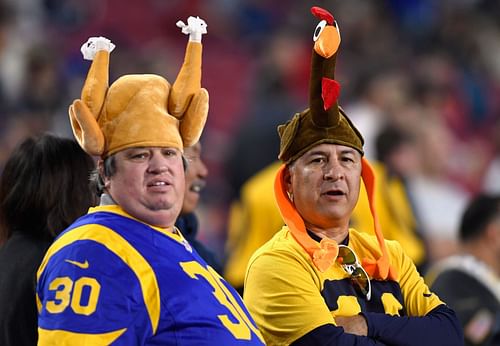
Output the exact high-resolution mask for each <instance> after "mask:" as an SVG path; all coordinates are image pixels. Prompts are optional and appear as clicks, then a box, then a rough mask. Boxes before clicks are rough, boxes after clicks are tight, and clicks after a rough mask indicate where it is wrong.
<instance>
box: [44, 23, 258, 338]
mask: <svg viewBox="0 0 500 346" xmlns="http://www.w3.org/2000/svg"><path fill="white" fill-rule="evenodd" d="M177 25H178V26H180V27H182V28H183V32H184V33H187V34H190V39H189V43H188V46H187V49H186V57H185V60H184V64H183V66H182V68H181V70H180V72H179V74H178V76H177V79H176V80H175V82H174V83H173V84H172V85H170V83H169V82H168V81H167V80H165V79H164V78H163V77H160V76H157V75H126V76H122V77H120V78H119V79H118V80H116V81H115V82H114V83H113V84H112V85H111V86H110V87H108V69H109V53H110V51H111V50H112V49H113V48H114V45H113V44H112V43H111V42H110V41H109V40H107V39H105V38H103V37H98V38H91V39H90V40H89V41H88V42H87V43H86V44H84V46H82V52H83V54H84V57H86V58H87V57H88V58H90V59H92V60H93V62H92V65H91V67H90V70H89V73H88V76H87V79H86V81H85V84H84V87H83V90H82V95H81V99H78V100H75V101H74V102H73V104H72V105H71V106H70V109H69V113H70V119H71V125H72V128H73V132H74V135H75V137H76V139H77V140H78V142H79V144H80V145H81V146H82V148H83V149H84V150H85V151H86V152H88V153H89V154H92V155H96V156H99V157H100V160H99V162H98V171H99V180H100V181H101V183H102V187H103V190H104V192H103V194H102V196H101V203H100V205H99V206H98V207H95V208H91V209H90V210H89V212H88V214H87V215H85V216H83V217H81V218H80V219H78V220H77V221H75V222H74V223H73V224H72V225H71V226H70V227H68V229H66V230H65V231H64V232H63V233H61V235H60V236H59V237H58V238H57V239H56V240H55V241H54V243H53V244H52V245H51V247H50V248H49V250H48V251H47V253H46V255H45V258H44V259H43V261H42V264H41V266H40V268H39V270H38V273H37V278H38V283H37V303H38V312H39V319H38V333H39V344H40V345H47V344H51V345H52V344H64V345H79V344H91V345H108V344H113V345H149V344H155V345H215V344H216V345H262V344H263V339H262V336H261V335H260V333H259V331H258V330H257V327H256V325H255V323H254V322H253V320H252V318H251V317H250V315H249V313H248V311H247V309H246V308H245V306H244V305H243V303H242V301H241V298H240V297H239V296H238V294H237V293H236V291H235V290H234V289H233V288H232V287H231V286H230V285H228V284H227V283H226V282H225V281H224V280H223V279H222V278H221V277H220V276H219V275H218V274H217V273H216V272H215V271H214V270H213V269H212V268H211V267H210V266H208V265H207V264H206V262H205V261H204V260H203V259H202V258H201V257H200V256H199V255H198V253H197V252H196V250H193V248H192V247H191V246H190V244H189V243H188V242H187V241H186V240H185V238H184V237H183V235H182V233H181V232H180V231H179V230H178V229H177V228H176V227H175V226H174V223H175V220H176V218H177V216H178V215H179V212H180V210H181V207H182V203H183V197H184V184H185V182H184V179H185V176H184V167H183V166H184V164H183V163H184V162H183V156H182V155H183V153H182V151H183V147H185V146H186V147H187V146H190V145H192V144H194V143H196V142H197V141H198V139H199V137H200V135H201V132H202V129H203V126H204V124H205V121H206V116H207V113H208V93H207V91H206V90H205V89H203V88H201V34H202V33H205V32H206V24H205V23H204V21H203V20H201V19H199V18H193V17H190V18H189V19H188V24H187V25H186V24H184V23H182V22H178V23H177ZM68 188H71V187H68Z"/></svg>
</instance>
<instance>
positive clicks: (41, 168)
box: [0, 134, 96, 241]
mask: <svg viewBox="0 0 500 346" xmlns="http://www.w3.org/2000/svg"><path fill="white" fill-rule="evenodd" d="M93 167H94V161H93V160H92V158H91V157H90V156H89V155H87V154H86V153H85V152H84V151H83V150H82V149H81V148H80V146H79V145H78V144H77V143H76V142H75V141H73V140H71V139H67V138H61V137H56V136H54V135H51V134H42V135H40V136H34V137H30V138H27V139H26V140H24V141H23V142H22V143H20V144H19V145H18V146H17V147H16V148H15V149H14V151H13V152H12V153H11V155H10V157H9V159H8V160H7V162H6V164H5V167H4V170H3V173H2V177H1V180H0V241H1V240H6V239H8V238H9V237H10V236H11V235H12V233H13V232H15V231H19V232H24V233H28V234H31V235H33V236H36V237H42V238H49V239H50V238H53V237H55V236H56V235H57V234H59V233H60V232H61V231H63V230H64V229H65V228H66V227H68V226H69V225H70V224H71V223H72V222H73V221H74V220H75V219H77V218H78V217H80V216H81V215H83V214H85V213H86V212H87V209H88V208H89V207H91V206H92V205H95V203H96V195H95V190H93V189H92V188H91V185H90V181H89V174H90V172H91V170H92V169H93ZM2 238H3V239H2Z"/></svg>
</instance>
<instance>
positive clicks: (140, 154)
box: [132, 153, 148, 159]
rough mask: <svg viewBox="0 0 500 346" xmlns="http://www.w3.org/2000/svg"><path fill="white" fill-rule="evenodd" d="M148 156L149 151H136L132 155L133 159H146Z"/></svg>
mask: <svg viewBox="0 0 500 346" xmlns="http://www.w3.org/2000/svg"><path fill="white" fill-rule="evenodd" d="M146 157H148V154H147V153H136V154H133V155H132V158H133V159H144V158H146Z"/></svg>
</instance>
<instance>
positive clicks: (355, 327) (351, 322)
mask: <svg viewBox="0 0 500 346" xmlns="http://www.w3.org/2000/svg"><path fill="white" fill-rule="evenodd" d="M335 323H336V324H337V327H342V328H344V331H345V332H346V333H349V334H355V335H360V336H367V335H368V325H367V324H366V320H365V318H364V316H363V315H356V316H350V317H335Z"/></svg>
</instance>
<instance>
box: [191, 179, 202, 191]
mask: <svg viewBox="0 0 500 346" xmlns="http://www.w3.org/2000/svg"><path fill="white" fill-rule="evenodd" d="M204 188H205V182H204V181H197V182H195V183H193V184H192V185H191V187H190V188H189V191H192V192H195V193H200V192H201V190H203V189H204Z"/></svg>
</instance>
